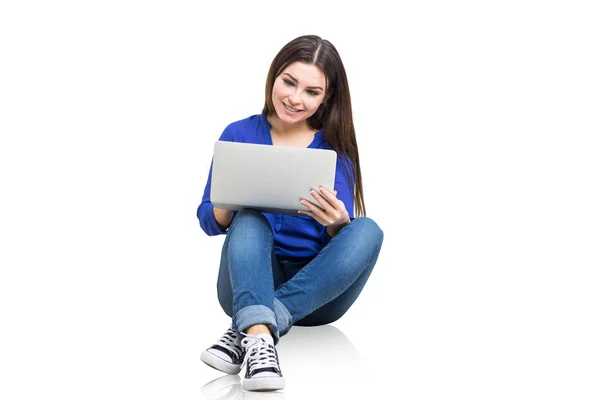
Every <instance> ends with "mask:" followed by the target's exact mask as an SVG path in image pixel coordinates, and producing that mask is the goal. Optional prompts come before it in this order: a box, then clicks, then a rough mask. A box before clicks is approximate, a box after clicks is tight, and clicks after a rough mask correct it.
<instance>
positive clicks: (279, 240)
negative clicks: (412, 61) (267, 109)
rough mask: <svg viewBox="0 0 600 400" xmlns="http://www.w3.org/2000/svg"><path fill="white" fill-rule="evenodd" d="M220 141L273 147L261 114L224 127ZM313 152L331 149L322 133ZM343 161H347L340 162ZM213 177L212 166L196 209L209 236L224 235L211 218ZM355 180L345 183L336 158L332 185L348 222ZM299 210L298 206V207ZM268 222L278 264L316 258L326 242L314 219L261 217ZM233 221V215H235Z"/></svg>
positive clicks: (343, 171)
mask: <svg viewBox="0 0 600 400" xmlns="http://www.w3.org/2000/svg"><path fill="white" fill-rule="evenodd" d="M219 140H224V141H230V142H243V143H256V144H265V145H271V146H272V145H273V141H272V140H271V125H270V124H269V121H268V120H267V118H266V117H265V116H264V115H263V114H259V115H253V116H251V117H249V118H246V119H243V120H241V121H237V122H234V123H232V124H230V125H229V126H227V128H225V130H224V131H223V134H222V135H221V137H220V138H219ZM308 147H309V148H314V149H330V150H332V149H333V148H332V147H331V145H330V144H329V143H327V142H326V141H325V137H324V135H323V132H322V131H318V132H316V133H315V137H314V139H313V141H312V143H311V144H310V145H309V146H308ZM343 159H344V160H346V158H343ZM344 163H345V164H346V166H347V168H348V171H349V172H350V173H352V171H353V170H352V166H351V164H350V163H349V162H347V161H344ZM211 177H212V164H211V167H210V171H209V174H208V181H207V182H206V187H205V189H204V195H203V196H202V203H201V204H200V206H199V207H198V212H197V215H198V219H199V220H200V226H201V227H202V229H203V230H204V232H206V234H207V235H209V236H214V235H219V234H224V233H226V231H224V230H222V229H221V228H220V227H219V225H218V224H217V220H216V219H215V216H214V214H213V208H214V207H213V204H212V203H211V202H210V182H211ZM353 188H354V179H352V180H351V181H350V180H349V179H348V176H347V174H346V171H345V169H344V167H343V166H342V161H341V159H340V157H338V160H337V164H336V171H335V185H334V189H335V190H337V198H338V199H340V200H342V202H343V203H344V205H345V206H346V210H347V211H348V215H349V216H350V218H351V219H354V196H353ZM298 209H300V205H299V206H298ZM263 215H264V216H265V217H266V218H267V219H268V220H269V223H270V224H271V228H272V229H273V238H274V242H275V255H277V257H278V258H279V259H280V260H293V259H304V258H311V257H314V256H316V255H317V254H318V253H319V251H321V249H322V248H323V247H325V245H326V244H327V242H328V241H329V239H330V237H329V235H328V234H327V231H326V228H325V227H324V226H323V225H321V224H320V223H319V222H317V221H316V220H314V219H313V218H311V217H309V216H306V215H300V214H298V215H297V216H296V215H284V214H271V213H263ZM234 218H235V213H234Z"/></svg>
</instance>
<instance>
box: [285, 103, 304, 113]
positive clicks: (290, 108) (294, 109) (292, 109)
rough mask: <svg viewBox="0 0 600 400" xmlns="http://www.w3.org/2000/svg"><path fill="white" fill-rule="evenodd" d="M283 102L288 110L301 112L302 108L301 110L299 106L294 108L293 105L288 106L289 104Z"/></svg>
mask: <svg viewBox="0 0 600 400" xmlns="http://www.w3.org/2000/svg"><path fill="white" fill-rule="evenodd" d="M281 103H282V104H283V106H284V107H285V108H286V109H287V110H288V111H290V112H300V111H302V110H300V109H297V108H292V107H290V106H288V105H287V104H285V103H284V102H281Z"/></svg>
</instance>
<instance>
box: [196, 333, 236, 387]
mask: <svg viewBox="0 0 600 400" xmlns="http://www.w3.org/2000/svg"><path fill="white" fill-rule="evenodd" d="M240 339H241V338H240V337H239V335H238V334H237V333H236V332H235V331H234V330H233V329H231V328H229V329H228V330H227V332H225V334H224V335H223V336H221V339H219V341H218V342H217V343H216V344H214V345H212V346H211V347H209V348H208V349H206V350H204V351H203V352H202V355H201V356H200V359H201V360H202V361H204V362H205V363H206V364H208V365H210V366H211V367H213V368H215V369H218V370H219V371H222V372H225V373H226V374H230V375H237V374H239V373H240V371H241V369H242V362H243V360H244V348H243V347H242V346H241V344H240Z"/></svg>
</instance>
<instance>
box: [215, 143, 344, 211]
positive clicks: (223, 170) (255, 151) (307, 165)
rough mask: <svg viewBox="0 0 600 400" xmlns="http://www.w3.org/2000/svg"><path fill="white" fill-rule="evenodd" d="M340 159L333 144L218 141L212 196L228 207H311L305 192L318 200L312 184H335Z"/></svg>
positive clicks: (271, 209) (218, 202) (331, 186)
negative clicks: (307, 145) (321, 146)
mask: <svg viewBox="0 0 600 400" xmlns="http://www.w3.org/2000/svg"><path fill="white" fill-rule="evenodd" d="M336 161H337V154H336V152H335V151H333V150H326V149H309V148H300V147H288V146H271V145H264V144H251V143H236V142H226V141H217V142H216V143H215V148H214V154H213V167H212V182H211V190H210V201H211V202H212V203H213V205H214V206H215V207H218V208H225V209H229V210H241V209H242V208H254V209H257V210H259V211H263V212H270V213H276V214H290V215H298V210H307V208H306V207H304V206H303V205H302V204H300V199H301V198H302V197H304V198H305V199H307V200H309V201H311V202H312V203H313V204H315V205H317V206H318V205H319V204H318V203H317V201H316V200H315V199H314V197H312V195H311V194H310V190H311V189H318V188H319V186H324V187H325V188H327V189H329V190H333V186H334V183H335V167H336Z"/></svg>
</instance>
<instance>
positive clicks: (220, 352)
mask: <svg viewBox="0 0 600 400" xmlns="http://www.w3.org/2000/svg"><path fill="white" fill-rule="evenodd" d="M265 97H266V99H265V104H264V108H263V111H262V114H259V115H254V116H251V117H249V118H247V119H244V120H241V121H237V122H234V123H232V124H230V125H229V126H227V128H226V129H225V131H224V132H223V134H222V135H221V137H220V139H219V140H226V141H235V142H246V143H257V144H263V145H273V146H297V147H309V148H319V149H333V150H335V151H336V152H337V154H338V161H337V166H336V174H335V187H334V189H333V191H329V190H327V189H325V188H314V190H312V192H311V195H312V196H313V197H314V199H313V200H316V202H317V203H318V204H319V205H320V207H316V206H315V205H313V204H311V203H310V202H308V201H306V200H305V199H303V200H302V204H304V205H305V206H306V207H307V208H308V209H309V210H307V211H298V215H297V216H290V215H281V214H269V213H260V212H258V211H256V210H252V209H244V210H241V211H239V212H234V211H230V210H224V209H219V208H215V207H214V206H213V205H212V203H211V202H210V184H211V173H212V167H211V171H210V173H209V176H208V182H207V184H206V188H205V190H204V196H203V198H202V204H200V206H199V207H198V219H199V220H200V226H201V227H202V229H203V230H204V231H205V232H206V233H207V234H208V235H211V236H212V235H218V234H226V235H227V236H226V238H225V243H224V245H223V250H222V253H221V266H220V270H219V278H218V282H217V291H218V297H219V302H220V304H221V307H222V308H223V310H224V311H225V313H227V315H229V316H230V317H232V324H231V327H230V328H229V329H228V330H227V332H226V333H225V334H224V335H223V337H222V338H221V339H220V340H219V341H218V342H217V343H216V344H215V345H213V346H212V347H210V348H208V349H206V350H205V351H204V352H203V353H202V357H201V359H202V361H204V362H205V363H207V364H208V365H210V366H212V367H214V368H216V369H218V370H221V371H223V372H226V373H228V374H238V373H239V372H240V370H241V368H242V364H243V363H244V362H245V363H246V375H245V379H244V380H243V387H244V389H246V390H278V389H283V387H284V384H285V381H284V378H283V376H282V373H281V368H280V366H279V358H278V355H277V352H276V350H275V345H276V344H277V342H278V341H279V338H280V337H281V336H283V335H285V334H286V333H287V332H288V331H289V330H290V329H291V327H292V326H293V325H300V326H315V325H323V324H329V323H331V322H333V321H336V320H337V319H339V318H340V317H341V316H342V315H344V313H345V312H346V311H347V310H348V309H349V308H350V306H351V305H352V303H354V301H355V300H356V299H357V297H358V295H359V294H360V292H361V290H362V289H363V287H364V285H365V283H366V282H367V279H368V278H369V275H370V274H371V271H372V270H373V267H374V266H375V262H376V261H377V257H378V255H379V251H380V249H381V244H382V242H383V232H382V231H381V229H380V228H379V227H378V226H377V224H376V223H375V222H374V221H373V220H371V219H369V218H367V217H365V216H364V215H365V204H364V199H363V188H362V180H361V173H360V163H359V157H358V148H357V144H356V136H355V133H354V124H353V122H352V106H351V102H350V91H349V89H348V80H347V78H346V71H345V69H344V66H343V64H342V60H341V59H340V56H339V54H338V52H337V50H336V49H335V47H334V46H333V45H332V44H331V43H330V42H328V41H327V40H323V39H321V38H320V37H318V36H312V35H311V36H301V37H299V38H296V39H294V40H292V41H291V42H289V43H288V44H287V45H285V46H284V47H283V48H282V49H281V51H280V52H279V53H278V54H277V55H276V56H275V59H274V60H273V62H272V64H271V68H270V70H269V74H268V77H267V82H266V90H265ZM298 208H301V207H300V203H299V204H298ZM355 211H356V215H357V216H358V217H359V218H354V215H355Z"/></svg>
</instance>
